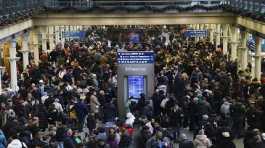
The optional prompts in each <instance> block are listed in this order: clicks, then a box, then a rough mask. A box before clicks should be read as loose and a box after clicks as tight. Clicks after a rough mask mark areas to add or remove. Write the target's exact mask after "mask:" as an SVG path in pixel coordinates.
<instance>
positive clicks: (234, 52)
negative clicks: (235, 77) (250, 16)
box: [230, 26, 238, 61]
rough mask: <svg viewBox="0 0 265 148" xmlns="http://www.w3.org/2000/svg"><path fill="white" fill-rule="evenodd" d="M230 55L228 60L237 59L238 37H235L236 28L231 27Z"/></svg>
mask: <svg viewBox="0 0 265 148" xmlns="http://www.w3.org/2000/svg"><path fill="white" fill-rule="evenodd" d="M231 35H232V38H231V54H230V60H232V61H235V60H236V59H237V46H238V41H237V39H238V37H237V28H236V27H234V26H233V27H232V28H231Z"/></svg>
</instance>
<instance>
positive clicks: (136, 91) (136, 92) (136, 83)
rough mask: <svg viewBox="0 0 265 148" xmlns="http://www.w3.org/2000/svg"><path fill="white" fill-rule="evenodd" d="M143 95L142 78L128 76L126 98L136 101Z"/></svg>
mask: <svg viewBox="0 0 265 148" xmlns="http://www.w3.org/2000/svg"><path fill="white" fill-rule="evenodd" d="M144 93H145V92H144V76H128V97H129V98H130V97H133V98H134V99H136V98H140V94H144Z"/></svg>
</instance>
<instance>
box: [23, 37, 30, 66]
mask: <svg viewBox="0 0 265 148" xmlns="http://www.w3.org/2000/svg"><path fill="white" fill-rule="evenodd" d="M29 51H30V50H29V34H28V33H25V34H24V38H23V41H22V50H21V52H22V56H23V69H24V70H25V69H26V68H27V66H28V65H29Z"/></svg>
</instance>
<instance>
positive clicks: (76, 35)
mask: <svg viewBox="0 0 265 148" xmlns="http://www.w3.org/2000/svg"><path fill="white" fill-rule="evenodd" d="M85 36H86V32H85V31H66V32H63V37H64V38H73V39H83V38H85Z"/></svg>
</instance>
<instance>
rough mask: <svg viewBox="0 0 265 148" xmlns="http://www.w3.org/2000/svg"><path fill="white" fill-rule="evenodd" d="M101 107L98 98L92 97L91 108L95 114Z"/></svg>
mask: <svg viewBox="0 0 265 148" xmlns="http://www.w3.org/2000/svg"><path fill="white" fill-rule="evenodd" d="M99 106H100V103H99V101H98V98H97V97H96V96H94V95H92V96H91V97H90V108H91V111H92V112H93V113H98V112H99Z"/></svg>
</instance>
